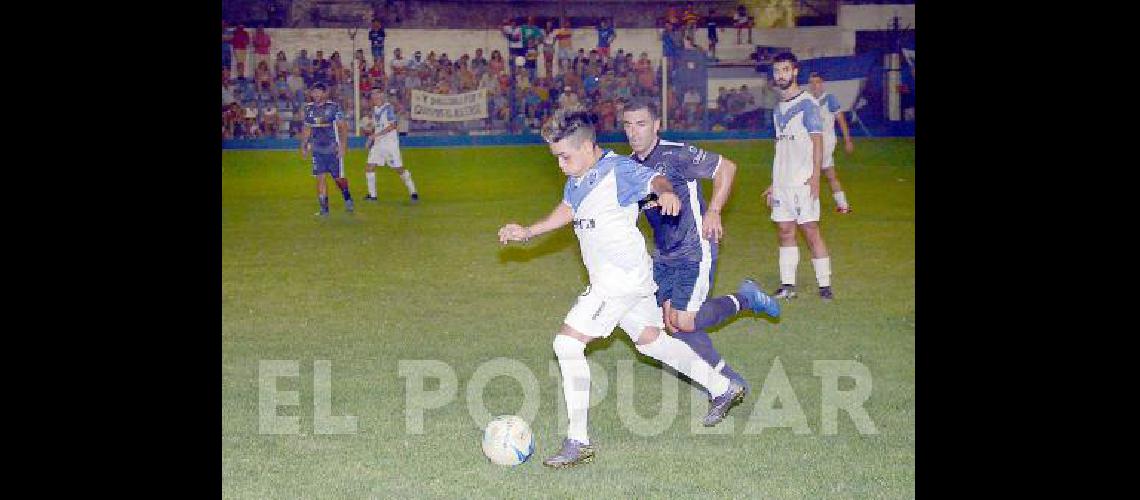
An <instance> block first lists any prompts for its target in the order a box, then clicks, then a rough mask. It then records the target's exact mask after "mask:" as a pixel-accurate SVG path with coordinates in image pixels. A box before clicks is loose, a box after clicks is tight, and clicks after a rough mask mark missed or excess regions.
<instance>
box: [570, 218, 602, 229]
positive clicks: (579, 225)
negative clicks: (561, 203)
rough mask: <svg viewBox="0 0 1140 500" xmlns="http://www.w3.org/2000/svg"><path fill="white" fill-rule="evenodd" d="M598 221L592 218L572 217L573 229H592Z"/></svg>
mask: <svg viewBox="0 0 1140 500" xmlns="http://www.w3.org/2000/svg"><path fill="white" fill-rule="evenodd" d="M597 226H598V222H597V221H596V220H594V219H574V229H594V228H595V227H597Z"/></svg>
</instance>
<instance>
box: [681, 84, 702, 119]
mask: <svg viewBox="0 0 1140 500" xmlns="http://www.w3.org/2000/svg"><path fill="white" fill-rule="evenodd" d="M684 105H685V122H686V123H688V124H689V126H690V127H695V126H696V124H697V123H698V121H699V120H700V115H701V94H700V93H699V92H697V89H696V88H694V87H689V89H688V90H686V91H685V97H684Z"/></svg>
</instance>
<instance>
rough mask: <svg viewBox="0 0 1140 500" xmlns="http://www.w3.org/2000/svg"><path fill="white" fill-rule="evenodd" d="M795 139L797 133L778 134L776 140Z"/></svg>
mask: <svg viewBox="0 0 1140 500" xmlns="http://www.w3.org/2000/svg"><path fill="white" fill-rule="evenodd" d="M794 140H796V136H795V134H776V142H780V141H794Z"/></svg>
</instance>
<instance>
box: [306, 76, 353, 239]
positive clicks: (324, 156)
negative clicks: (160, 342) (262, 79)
mask: <svg viewBox="0 0 1140 500" xmlns="http://www.w3.org/2000/svg"><path fill="white" fill-rule="evenodd" d="M326 91H327V89H326V88H325V84H324V82H321V81H317V82H316V83H314V84H313V88H312V90H311V91H310V93H311V95H312V97H313V102H310V103H307V104H305V127H304V129H302V130H301V156H302V157H304V158H308V156H309V154H310V153H312V155H313V177H316V178H317V196H318V201H319V202H320V205H321V211H320V213H318V215H320V216H321V217H328V215H329V196H328V187H327V185H326V181H325V174H329V175H331V176H332V178H333V180H334V181H336V185H337V187H339V188H340V192H341V194H343V195H344V208H345V210H347V211H348V212H350V213H351V212H352V193H349V192H348V179H346V178H344V153H345V152H346V151H347V150H348V124H347V123H346V122H345V121H344V112H343V111H341V109H340V105H339V104H337V103H336V102H334V101H332V100H329V99H326V94H325V92H326Z"/></svg>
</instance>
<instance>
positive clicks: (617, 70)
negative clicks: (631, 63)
mask: <svg viewBox="0 0 1140 500" xmlns="http://www.w3.org/2000/svg"><path fill="white" fill-rule="evenodd" d="M627 62H628V60H627V59H626V58H625V49H618V51H617V54H616V55H614V60H613V63H611V66H612V67H613V72H614V76H618V77H621V76H625V74H626V72H627V71H629V68H628V67H626V63H627Z"/></svg>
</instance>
